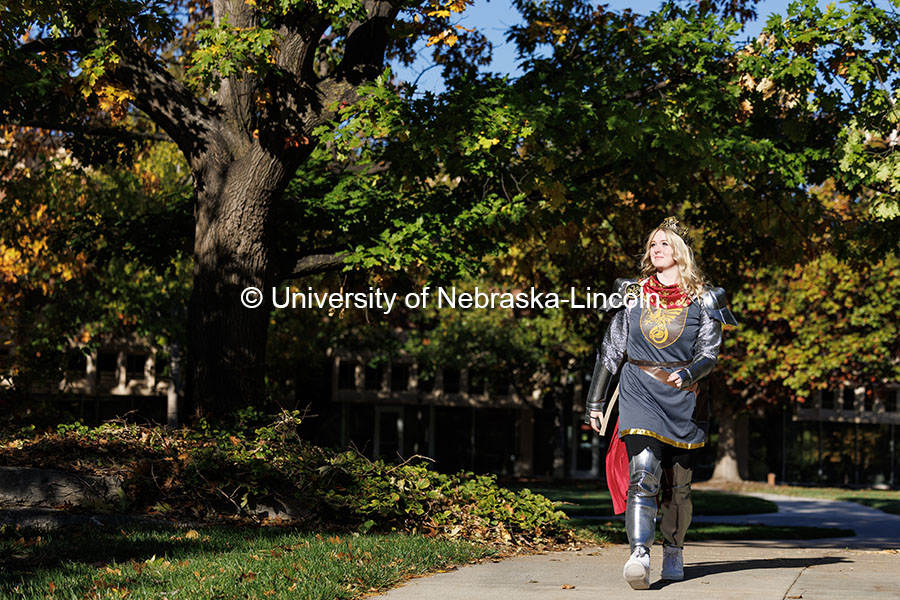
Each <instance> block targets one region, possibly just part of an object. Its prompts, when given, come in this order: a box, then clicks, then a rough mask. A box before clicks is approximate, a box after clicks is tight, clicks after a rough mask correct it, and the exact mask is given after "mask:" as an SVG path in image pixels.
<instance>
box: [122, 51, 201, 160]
mask: <svg viewBox="0 0 900 600" xmlns="http://www.w3.org/2000/svg"><path fill="white" fill-rule="evenodd" d="M110 77H111V78H112V79H114V80H115V81H117V82H118V83H119V84H121V85H122V86H124V87H125V88H126V89H129V90H131V91H132V92H133V93H134V100H132V102H133V104H134V105H135V106H137V107H138V108H140V109H141V110H142V111H144V112H145V113H147V115H149V116H150V118H151V119H152V120H153V121H154V122H155V123H156V124H157V125H159V127H160V128H161V129H162V130H163V131H165V132H166V133H167V134H169V137H170V138H171V139H172V140H174V141H175V143H176V144H178V147H179V148H180V149H181V151H182V152H183V153H184V155H185V156H186V157H187V158H188V161H189V162H190V161H191V159H192V158H194V157H196V156H198V155H199V154H200V153H202V152H203V150H204V149H205V142H206V141H207V138H208V134H209V132H210V131H212V130H214V129H217V125H218V124H217V123H216V121H217V120H218V119H217V116H216V114H215V112H214V111H213V110H212V109H211V108H209V107H207V106H206V105H204V104H203V103H202V102H200V100H199V99H198V98H197V97H196V96H194V94H192V93H191V91H190V90H188V88H187V87H186V86H185V85H184V84H182V83H181V82H179V81H178V80H176V79H175V78H174V77H173V76H172V75H170V74H169V73H168V72H167V71H166V70H165V69H163V68H162V66H160V64H159V63H158V62H157V61H156V59H155V58H153V57H152V56H150V55H149V54H148V53H147V52H145V51H144V50H143V49H142V48H140V47H139V46H137V45H136V44H128V45H126V46H125V47H124V48H122V54H121V60H120V61H119V64H118V65H116V66H115V68H114V70H112V72H111V73H110Z"/></svg>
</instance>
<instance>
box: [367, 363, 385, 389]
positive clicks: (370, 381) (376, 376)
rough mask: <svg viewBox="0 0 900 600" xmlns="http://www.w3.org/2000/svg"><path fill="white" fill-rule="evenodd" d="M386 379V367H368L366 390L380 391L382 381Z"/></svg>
mask: <svg viewBox="0 0 900 600" xmlns="http://www.w3.org/2000/svg"><path fill="white" fill-rule="evenodd" d="M383 378H384V365H378V366H377V367H372V366H369V365H366V389H367V390H380V389H381V380H382V379H383Z"/></svg>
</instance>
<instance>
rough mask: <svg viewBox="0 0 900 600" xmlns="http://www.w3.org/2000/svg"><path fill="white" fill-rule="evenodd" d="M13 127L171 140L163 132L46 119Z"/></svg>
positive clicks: (125, 137)
mask: <svg viewBox="0 0 900 600" xmlns="http://www.w3.org/2000/svg"><path fill="white" fill-rule="evenodd" d="M10 125H12V126H13V127H34V128H36V129H46V130H48V131H64V132H67V133H80V134H83V135H91V136H98V137H112V138H119V139H126V140H155V141H161V142H171V141H172V138H170V137H169V136H168V135H166V134H164V133H150V132H141V131H128V130H127V129H119V128H118V127H84V126H82V125H78V124H74V123H73V124H66V123H49V122H47V121H28V122H26V123H10Z"/></svg>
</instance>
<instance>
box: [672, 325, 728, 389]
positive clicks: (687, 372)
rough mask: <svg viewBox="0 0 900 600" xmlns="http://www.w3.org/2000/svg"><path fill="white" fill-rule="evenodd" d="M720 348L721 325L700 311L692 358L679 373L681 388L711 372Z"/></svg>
mask: <svg viewBox="0 0 900 600" xmlns="http://www.w3.org/2000/svg"><path fill="white" fill-rule="evenodd" d="M721 346H722V324H721V323H720V322H719V321H717V320H716V319H713V318H712V317H711V316H710V315H709V313H708V312H707V311H706V310H704V309H701V310H700V330H699V331H698V332H697V339H696V341H695V342H694V358H693V359H692V360H691V364H689V365H688V366H687V367H685V368H683V369H682V370H681V371H680V374H681V380H682V383H681V387H682V388H686V387H689V386H690V385H691V384H693V383H696V382H697V381H698V380H700V379H701V378H703V377H705V376H707V375H709V374H710V372H712V370H713V369H714V368H715V366H716V362H717V357H718V356H719V348H720V347H721Z"/></svg>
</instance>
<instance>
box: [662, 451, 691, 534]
mask: <svg viewBox="0 0 900 600" xmlns="http://www.w3.org/2000/svg"><path fill="white" fill-rule="evenodd" d="M691 474H692V470H691V469H685V468H684V467H682V466H681V465H679V464H678V463H676V464H674V465H673V466H672V468H671V469H666V473H665V479H666V481H665V482H664V484H663V491H662V502H660V507H659V508H660V517H659V530H660V532H661V533H662V534H663V538H664V539H665V545H667V546H675V547H676V548H683V547H684V535H685V533H687V529H688V527H689V526H690V524H691V515H692V514H693V509H694V505H693V503H692V502H691Z"/></svg>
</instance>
